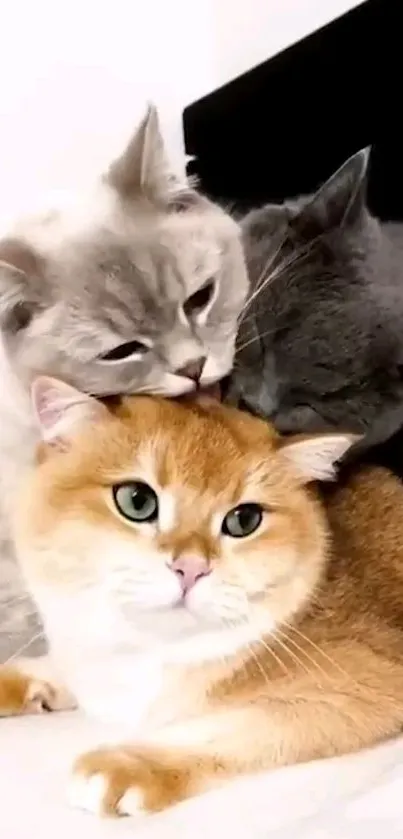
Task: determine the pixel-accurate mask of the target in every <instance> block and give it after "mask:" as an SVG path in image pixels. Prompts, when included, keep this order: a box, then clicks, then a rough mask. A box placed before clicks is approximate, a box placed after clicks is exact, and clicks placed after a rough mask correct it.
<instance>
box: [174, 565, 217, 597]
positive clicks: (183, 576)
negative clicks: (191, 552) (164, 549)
mask: <svg viewBox="0 0 403 839" xmlns="http://www.w3.org/2000/svg"><path fill="white" fill-rule="evenodd" d="M169 567H170V569H171V571H173V572H174V574H176V576H177V577H178V580H179V582H180V585H181V588H182V591H183V593H184V594H186V592H188V591H189V590H190V589H191V588H193V586H194V585H195V584H196V583H197V581H198V580H200V579H201V577H206V576H207V574H210V571H211V569H210V566H209V563H208V562H207V560H206V559H203V558H202V557H199V556H181V557H178V559H174V560H173V562H171V563H170V565H169Z"/></svg>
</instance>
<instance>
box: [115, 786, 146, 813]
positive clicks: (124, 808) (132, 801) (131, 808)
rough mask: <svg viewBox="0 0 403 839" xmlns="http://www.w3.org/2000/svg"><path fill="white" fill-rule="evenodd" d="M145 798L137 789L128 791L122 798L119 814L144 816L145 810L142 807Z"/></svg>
mask: <svg viewBox="0 0 403 839" xmlns="http://www.w3.org/2000/svg"><path fill="white" fill-rule="evenodd" d="M142 800H143V796H142V795H141V793H140V791H139V790H137V789H128V790H127V792H125V794H124V795H123V796H122V798H121V799H120V801H119V804H118V813H119V815H120V816H143V815H144V810H143V807H142Z"/></svg>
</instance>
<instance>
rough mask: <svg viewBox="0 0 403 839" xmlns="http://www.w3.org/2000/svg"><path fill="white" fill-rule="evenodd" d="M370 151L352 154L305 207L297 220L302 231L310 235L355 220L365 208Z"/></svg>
mask: <svg viewBox="0 0 403 839" xmlns="http://www.w3.org/2000/svg"><path fill="white" fill-rule="evenodd" d="M370 152H371V149H370V147H368V148H365V149H361V151H358V152H357V153H356V154H353V155H352V157H350V158H349V159H348V160H346V162H345V163H343V164H342V166H340V168H339V169H338V170H337V172H335V173H334V174H333V175H332V176H331V177H330V178H329V179H328V180H327V181H326V183H324V184H323V186H321V187H320V188H319V189H318V191H317V192H316V193H315V195H314V196H313V197H312V199H311V200H309V201H308V202H307V203H306V204H305V205H304V207H303V208H302V210H301V212H300V213H299V215H298V216H297V219H296V224H297V227H298V229H299V230H300V231H301V232H304V230H305V228H306V232H307V233H309V234H312V233H315V229H316V232H320V231H324V230H330V229H332V228H335V227H340V226H342V225H348V224H353V223H354V222H355V221H356V220H357V218H358V217H359V215H360V214H361V212H362V211H363V209H364V208H365V206H366V192H367V174H368V163H369V158H370ZM311 228H312V229H311Z"/></svg>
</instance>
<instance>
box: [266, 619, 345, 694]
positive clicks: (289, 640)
mask: <svg viewBox="0 0 403 839" xmlns="http://www.w3.org/2000/svg"><path fill="white" fill-rule="evenodd" d="M278 634H280V635H281V637H282V638H283V641H284V643H283V642H282V641H280V639H279V638H278ZM275 637H276V640H277V643H278V644H281V645H282V646H284V648H285V649H286V650H287V652H288V653H289V655H291V656H293V657H294V658H295V660H296V661H298V663H299V664H300V665H301V667H302V666H303V665H302V661H301V659H300V657H299V655H297V654H296V653H294V652H292V650H291V649H290V647H289V645H290V644H292V645H293V647H295V649H296V650H298V652H299V653H300V654H302V655H304V656H305V658H307V659H308V661H309V662H310V663H311V664H312V665H313V666H314V667H315V668H316V669H317V670H318V671H319V673H321V675H322V676H324V678H325V679H326V680H327V681H328V682H330V684H333V682H332V679H331V678H330V676H329V674H328V673H326V670H324V669H323V667H321V666H320V664H318V662H317V661H315V659H314V658H312V656H310V655H309V653H307V652H306V650H304V649H303V647H301V646H300V644H297V642H296V641H294V640H293V639H292V638H290V637H289V636H288V635H287V634H286V633H285V632H283V631H282V630H281V629H276V633H275ZM304 670H305V672H306V673H308V674H309V675H310V676H313V673H312V671H311V670H309V668H307V667H304ZM316 684H317V685H318V687H320V688H323V685H322V683H321V682H317V683H316Z"/></svg>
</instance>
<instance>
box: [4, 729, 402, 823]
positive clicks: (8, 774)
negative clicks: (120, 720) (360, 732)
mask: <svg viewBox="0 0 403 839" xmlns="http://www.w3.org/2000/svg"><path fill="white" fill-rule="evenodd" d="M111 739H112V740H114V739H115V740H116V739H119V733H118V732H117V731H113V730H112V729H110V728H105V726H101V725H100V724H95V723H91V722H90V721H88V720H87V719H85V718H84V717H83V716H81V715H80V714H78V713H71V714H52V715H46V716H43V717H36V718H35V717H25V718H22V719H21V718H20V719H12V720H0V836H1V837H2V838H3V837H4V839H32V837H35V836H40V837H41V839H75V837H77V839H118V837H126V836H127V837H128V836H131V837H136V839H143V838H144V839H185V837H190V839H216V837H217V839H223V836H226V835H227V834H228V839H263V837H267V836H271V837H275V839H294V837H295V839H297V837H298V839H364V838H365V839H370V838H371V837H374V839H378V837H379V838H380V839H394V837H396V838H397V837H401V836H402V831H403V738H401V739H400V740H398V741H396V742H393V743H389V744H386V745H384V746H381V747H379V748H377V749H374V750H371V751H369V752H366V753H361V754H359V755H354V756H352V757H348V758H342V759H338V760H333V761H326V762H317V763H315V764H310V765H307V766H298V767H292V768H291V769H284V770H280V771H277V772H275V773H270V774H266V775H264V776H260V777H258V778H252V779H248V781H242V782H240V783H239V782H238V783H236V784H232V785H231V786H228V787H226V788H225V789H224V790H220V791H216V792H214V793H210V794H209V795H206V796H204V797H203V798H199V799H197V800H195V801H192V802H188V803H187V804H185V805H182V806H181V807H177V808H175V809H173V810H171V811H168V812H167V813H165V814H164V815H161V816H156V817H153V818H151V819H148V820H142V821H141V822H139V821H134V820H131V819H120V820H119V821H115V820H109V819H107V820H105V819H103V820H100V819H97V818H96V817H95V816H91V815H88V814H84V813H81V812H77V811H74V810H71V809H70V808H69V807H68V805H67V803H66V800H65V788H66V780H67V777H68V769H69V765H70V763H71V761H72V759H73V758H74V757H75V756H76V755H77V754H78V753H79V752H80V751H82V750H83V749H85V748H88V747H91V746H93V745H96V744H99V743H102V742H107V741H109V740H111Z"/></svg>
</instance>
